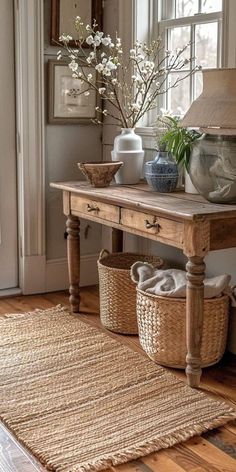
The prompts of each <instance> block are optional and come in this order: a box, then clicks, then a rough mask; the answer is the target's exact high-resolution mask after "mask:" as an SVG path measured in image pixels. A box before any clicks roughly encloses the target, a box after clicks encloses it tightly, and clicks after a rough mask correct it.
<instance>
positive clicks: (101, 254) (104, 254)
mask: <svg viewBox="0 0 236 472" xmlns="http://www.w3.org/2000/svg"><path fill="white" fill-rule="evenodd" d="M109 254H110V252H109V251H108V250H107V249H102V250H101V252H100V254H99V257H98V260H99V261H100V260H101V259H102V258H103V257H106V256H109Z"/></svg>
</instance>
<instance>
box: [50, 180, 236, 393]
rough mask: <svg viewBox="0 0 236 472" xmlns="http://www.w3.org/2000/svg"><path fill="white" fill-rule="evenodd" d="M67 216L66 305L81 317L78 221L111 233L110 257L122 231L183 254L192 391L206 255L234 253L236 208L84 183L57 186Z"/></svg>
mask: <svg viewBox="0 0 236 472" xmlns="http://www.w3.org/2000/svg"><path fill="white" fill-rule="evenodd" d="M51 186H52V187H55V188H57V189H60V190H62V191H63V211H64V214H65V215H66V216H67V223H66V225H67V232H68V239H67V244H68V266H69V279H70V303H71V307H72V310H73V312H79V303H80V295H79V293H80V289H79V282H80V237H79V227H80V221H79V218H80V217H81V218H84V219H86V220H92V221H96V222H98V223H101V224H104V225H107V226H110V227H111V228H112V243H113V251H122V242H123V231H125V232H129V233H133V234H136V235H139V236H143V237H145V238H149V239H152V240H154V241H159V242H161V243H164V244H168V245H170V246H174V247H178V248H180V249H182V251H183V253H184V254H185V255H186V256H187V257H188V263H187V265H186V270H187V313H186V317H187V318H186V319H187V340H186V343H187V358H186V361H187V367H186V374H187V378H188V383H189V385H190V386H191V387H197V386H198V385H199V383H200V377H201V368H200V365H201V357H200V346H201V334H202V318H203V288H204V285H203V281H204V274H205V263H204V257H205V255H206V254H207V253H208V252H209V251H211V250H215V249H225V248H231V247H236V205H215V204H212V203H208V202H207V201H206V200H204V199H203V198H202V197H201V196H199V195H188V194H185V193H182V192H176V193H170V194H160V193H156V192H153V191H152V190H150V188H149V187H148V186H147V185H145V184H139V185H132V186H127V185H126V186H118V185H112V186H110V187H107V188H101V189H99V188H92V187H91V186H90V185H89V184H87V183H85V182H58V183H53V184H51Z"/></svg>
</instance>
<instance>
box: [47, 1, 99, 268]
mask: <svg viewBox="0 0 236 472" xmlns="http://www.w3.org/2000/svg"><path fill="white" fill-rule="evenodd" d="M50 8H51V0H44V14H45V20H44V27H45V28H44V32H45V47H44V58H45V95H46V96H45V100H46V107H45V108H46V114H47V100H48V60H49V59H54V60H55V59H56V53H57V51H58V47H53V46H51V45H50V41H49V38H50V18H51V11H50ZM45 127H46V136H45V138H46V139H45V160H46V255H47V259H50V260H51V259H60V258H63V257H65V256H66V241H65V239H64V231H65V217H64V215H63V214H62V195H61V192H60V191H56V190H55V189H51V188H50V187H49V183H50V182H53V181H58V180H79V179H80V180H82V179H83V176H82V174H81V172H80V171H79V170H78V168H77V162H81V161H99V160H101V159H102V141H101V140H102V130H101V128H100V127H98V126H96V125H93V124H86V125H52V124H48V122H47V116H46V117H45ZM86 225H87V222H85V221H81V251H82V254H95V253H98V252H99V250H100V248H101V227H100V225H97V224H95V223H89V225H90V229H89V231H88V237H87V238H86V239H85V237H84V232H85V228H86Z"/></svg>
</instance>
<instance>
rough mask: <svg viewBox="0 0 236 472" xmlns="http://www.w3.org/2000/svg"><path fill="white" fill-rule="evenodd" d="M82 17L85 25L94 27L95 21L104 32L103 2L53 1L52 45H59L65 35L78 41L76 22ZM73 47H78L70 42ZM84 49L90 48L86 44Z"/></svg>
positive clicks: (94, 0) (79, 0) (92, 0)
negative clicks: (76, 19) (77, 17)
mask: <svg viewBox="0 0 236 472" xmlns="http://www.w3.org/2000/svg"><path fill="white" fill-rule="evenodd" d="M76 16H80V17H81V19H82V20H83V22H84V25H85V26H86V25H87V24H89V25H92V23H93V20H94V19H95V20H96V22H97V23H98V30H100V31H101V30H102V0H51V44H52V45H54V46H55V45H56V44H58V43H59V38H60V36H61V35H62V34H63V33H65V34H69V35H70V36H72V37H73V38H75V39H76V30H75V27H74V21H75V18H76ZM69 45H70V46H71V47H73V46H76V44H75V42H74V41H70V43H69ZM84 47H89V46H88V45H87V44H86V43H85V44H84Z"/></svg>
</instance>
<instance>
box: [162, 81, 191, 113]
mask: <svg viewBox="0 0 236 472" xmlns="http://www.w3.org/2000/svg"><path fill="white" fill-rule="evenodd" d="M178 77H179V79H183V80H182V81H181V82H179V83H178V86H177V87H176V88H173V89H170V90H169V91H168V97H167V109H168V110H171V112H172V113H173V114H174V115H183V114H184V113H185V112H186V111H187V110H188V108H189V106H190V78H189V77H186V72H180V73H179V74H177V73H173V74H170V76H169V83H170V84H171V85H174V84H175V83H176V80H177V79H178ZM184 77H185V78H184Z"/></svg>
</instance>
